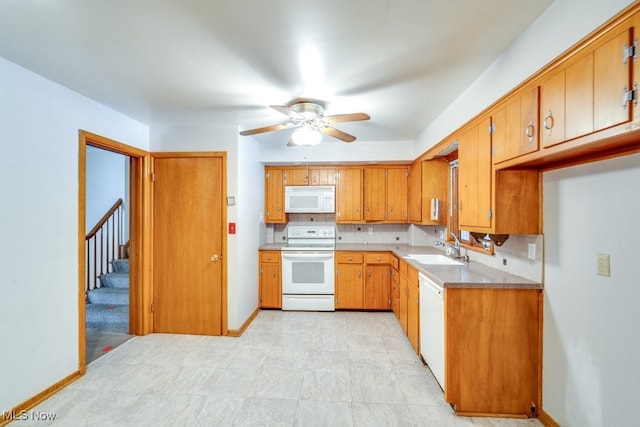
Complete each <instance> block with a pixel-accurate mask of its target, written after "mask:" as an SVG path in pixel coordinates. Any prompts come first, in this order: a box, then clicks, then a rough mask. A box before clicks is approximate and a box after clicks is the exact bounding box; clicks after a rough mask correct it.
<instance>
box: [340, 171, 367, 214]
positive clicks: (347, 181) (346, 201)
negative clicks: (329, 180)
mask: <svg viewBox="0 0 640 427" xmlns="http://www.w3.org/2000/svg"><path fill="white" fill-rule="evenodd" d="M359 221H362V169H359V168H345V169H339V170H338V173H337V182H336V222H338V223H340V222H346V223H349V222H359Z"/></svg>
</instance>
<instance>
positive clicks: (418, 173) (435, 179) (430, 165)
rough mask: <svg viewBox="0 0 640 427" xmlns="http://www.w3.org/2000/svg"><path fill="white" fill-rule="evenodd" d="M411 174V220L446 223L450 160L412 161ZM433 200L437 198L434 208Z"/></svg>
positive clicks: (417, 222) (418, 222)
mask: <svg viewBox="0 0 640 427" xmlns="http://www.w3.org/2000/svg"><path fill="white" fill-rule="evenodd" d="M409 175H410V176H409V221H410V222H411V223H413V224H424V225H444V224H446V223H447V206H448V187H449V161H448V160H446V159H435V160H425V161H416V162H414V163H412V165H411V168H410V170H409ZM432 200H437V202H436V203H437V208H435V209H434V210H432Z"/></svg>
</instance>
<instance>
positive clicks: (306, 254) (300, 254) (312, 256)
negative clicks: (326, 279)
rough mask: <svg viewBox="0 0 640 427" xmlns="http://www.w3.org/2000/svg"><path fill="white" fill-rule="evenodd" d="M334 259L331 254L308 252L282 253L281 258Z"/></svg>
mask: <svg viewBox="0 0 640 427" xmlns="http://www.w3.org/2000/svg"><path fill="white" fill-rule="evenodd" d="M333 257H334V255H333V252H331V253H328V254H325V253H309V252H296V253H292V252H282V258H283V259H284V258H287V259H332V258H333Z"/></svg>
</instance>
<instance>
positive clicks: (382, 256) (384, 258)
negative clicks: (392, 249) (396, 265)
mask: <svg viewBox="0 0 640 427" xmlns="http://www.w3.org/2000/svg"><path fill="white" fill-rule="evenodd" d="M392 258H393V259H395V260H396V262H397V261H398V259H397V258H396V257H395V256H393V254H390V253H389V252H367V253H366V254H365V262H366V263H367V264H389V265H391V264H392V261H391V259H392Z"/></svg>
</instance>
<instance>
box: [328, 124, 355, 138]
mask: <svg viewBox="0 0 640 427" xmlns="http://www.w3.org/2000/svg"><path fill="white" fill-rule="evenodd" d="M320 132H322V133H323V134H325V135H329V136H331V137H333V138H336V139H339V140H342V141H344V142H353V141H355V140H356V137H355V136H353V135H350V134H348V133H346V132H343V131H341V130H339V129H336V128H334V127H331V126H324V127H322V128H320Z"/></svg>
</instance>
